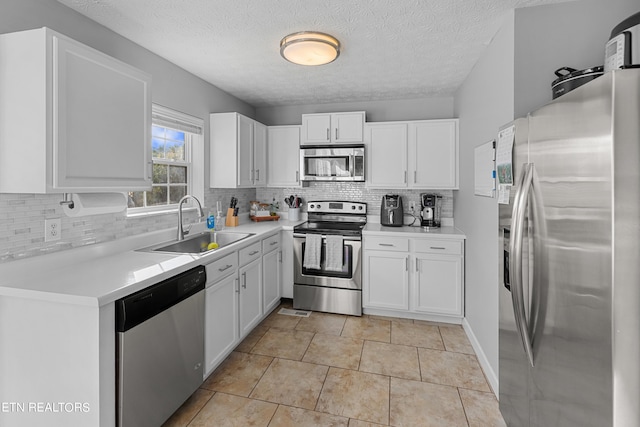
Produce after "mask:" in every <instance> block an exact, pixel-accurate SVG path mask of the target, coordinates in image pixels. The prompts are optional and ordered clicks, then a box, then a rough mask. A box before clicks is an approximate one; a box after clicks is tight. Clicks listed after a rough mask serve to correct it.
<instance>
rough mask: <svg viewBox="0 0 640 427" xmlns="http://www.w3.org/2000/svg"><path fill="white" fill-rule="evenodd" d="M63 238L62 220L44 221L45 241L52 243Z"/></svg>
mask: <svg viewBox="0 0 640 427" xmlns="http://www.w3.org/2000/svg"><path fill="white" fill-rule="evenodd" d="M61 237H62V224H61V220H60V218H52V219H45V220H44V241H45V242H52V241H54V240H60V238H61Z"/></svg>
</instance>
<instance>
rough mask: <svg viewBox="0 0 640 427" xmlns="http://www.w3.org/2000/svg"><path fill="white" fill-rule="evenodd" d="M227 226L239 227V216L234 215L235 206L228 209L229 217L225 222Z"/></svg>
mask: <svg viewBox="0 0 640 427" xmlns="http://www.w3.org/2000/svg"><path fill="white" fill-rule="evenodd" d="M224 225H226V226H227V227H237V226H238V217H237V216H233V208H229V209H227V219H226V221H225V223H224Z"/></svg>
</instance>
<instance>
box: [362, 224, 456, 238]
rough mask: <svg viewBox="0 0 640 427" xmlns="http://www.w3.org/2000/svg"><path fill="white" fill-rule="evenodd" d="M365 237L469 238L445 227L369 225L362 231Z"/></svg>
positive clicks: (452, 228) (451, 228) (454, 229)
mask: <svg viewBox="0 0 640 427" xmlns="http://www.w3.org/2000/svg"><path fill="white" fill-rule="evenodd" d="M362 234H363V235H365V236H366V235H367V234H369V235H384V236H399V237H407V238H409V237H426V236H429V237H437V238H442V239H458V240H460V239H466V237H467V236H465V234H464V233H463V232H462V231H460V230H458V229H457V228H455V227H450V226H443V227H439V228H433V227H431V228H428V229H427V228H423V227H410V226H408V225H404V226H402V227H389V226H385V225H381V224H372V223H370V222H369V223H367V225H366V226H365V227H364V230H363V231H362Z"/></svg>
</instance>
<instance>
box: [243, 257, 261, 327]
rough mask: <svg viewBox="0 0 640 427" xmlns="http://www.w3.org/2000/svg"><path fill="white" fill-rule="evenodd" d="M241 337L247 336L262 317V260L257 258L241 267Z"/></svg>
mask: <svg viewBox="0 0 640 427" xmlns="http://www.w3.org/2000/svg"><path fill="white" fill-rule="evenodd" d="M238 272H239V275H240V276H239V277H240V337H241V338H242V337H244V336H246V335H247V334H248V333H249V332H251V330H252V329H253V327H254V326H256V325H257V324H258V322H259V321H260V319H261V317H262V261H261V260H260V259H257V260H255V261H253V262H251V263H250V264H247V265H245V266H244V267H241V268H240V270H239V271H238Z"/></svg>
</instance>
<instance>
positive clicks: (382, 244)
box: [378, 243, 395, 247]
mask: <svg viewBox="0 0 640 427" xmlns="http://www.w3.org/2000/svg"><path fill="white" fill-rule="evenodd" d="M378 245H379V246H391V247H393V246H395V245H394V244H392V243H378Z"/></svg>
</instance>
